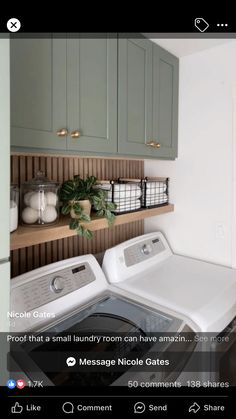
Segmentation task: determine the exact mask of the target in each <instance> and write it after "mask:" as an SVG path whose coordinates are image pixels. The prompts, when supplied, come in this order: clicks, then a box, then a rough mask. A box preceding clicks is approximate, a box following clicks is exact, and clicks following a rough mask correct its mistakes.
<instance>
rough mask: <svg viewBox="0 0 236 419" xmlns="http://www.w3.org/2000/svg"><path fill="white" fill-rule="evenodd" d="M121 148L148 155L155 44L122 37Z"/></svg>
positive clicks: (120, 51)
mask: <svg viewBox="0 0 236 419" xmlns="http://www.w3.org/2000/svg"><path fill="white" fill-rule="evenodd" d="M118 74H119V75H118V92H119V93H118V151H119V152H120V153H124V154H135V155H142V156H145V155H149V154H150V149H149V147H148V146H146V142H148V141H149V140H151V136H152V43H151V42H150V41H148V40H143V39H120V40H119V73H118Z"/></svg>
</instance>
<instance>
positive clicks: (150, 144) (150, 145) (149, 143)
mask: <svg viewBox="0 0 236 419" xmlns="http://www.w3.org/2000/svg"><path fill="white" fill-rule="evenodd" d="M146 145H147V146H148V147H153V148H160V147H161V144H160V143H156V142H155V141H153V140H151V141H149V142H148V143H146Z"/></svg>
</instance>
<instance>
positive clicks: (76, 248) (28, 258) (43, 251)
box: [11, 153, 144, 277]
mask: <svg viewBox="0 0 236 419" xmlns="http://www.w3.org/2000/svg"><path fill="white" fill-rule="evenodd" d="M38 170H43V171H44V172H45V175H46V176H47V177H48V178H49V179H51V180H54V181H57V182H60V183H62V182H64V181H65V180H67V179H69V178H72V177H73V176H74V175H77V174H79V175H80V176H81V177H85V176H87V175H94V176H96V177H97V178H98V179H104V180H107V179H116V178H118V177H128V178H140V177H143V176H144V162H143V161H142V160H126V159H124V160H123V159H117V160H116V159H108V158H93V157H76V156H47V155H38V154H37V155H32V154H17V153H14V154H13V155H12V156H11V182H12V183H15V184H18V185H19V186H20V183H22V182H24V181H26V180H31V179H32V178H33V177H35V176H36V173H37V171H38ZM143 224H144V223H143V221H135V222H132V223H129V224H124V225H120V226H117V227H115V228H113V229H111V230H109V229H104V230H100V231H96V232H95V233H94V237H93V239H92V240H87V239H84V238H82V237H77V236H74V237H69V238H65V239H61V240H55V241H52V242H49V243H44V244H40V245H37V246H31V247H27V248H25V249H20V250H14V251H12V252H11V271H12V277H15V276H17V275H20V274H22V273H24V272H28V271H31V270H32V269H36V268H38V267H40V266H44V265H47V264H49V263H53V262H57V261H59V260H63V259H67V258H70V257H74V256H78V255H83V254H86V253H94V254H95V253H100V252H103V251H104V250H106V249H107V248H109V247H111V246H114V245H116V244H118V243H121V242H122V241H124V240H128V239H130V238H133V237H135V236H138V235H140V234H143V232H144V228H143Z"/></svg>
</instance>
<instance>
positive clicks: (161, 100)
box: [152, 44, 179, 158]
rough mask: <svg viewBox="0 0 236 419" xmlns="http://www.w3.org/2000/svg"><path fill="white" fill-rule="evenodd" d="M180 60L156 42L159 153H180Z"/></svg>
mask: <svg viewBox="0 0 236 419" xmlns="http://www.w3.org/2000/svg"><path fill="white" fill-rule="evenodd" d="M178 85H179V60H178V58H177V57H175V56H174V55H172V54H170V53H169V52H167V51H165V50H164V49H162V48H161V47H159V46H158V45H154V44H153V134H152V135H153V140H154V142H155V143H156V144H159V145H160V147H159V148H154V150H153V153H154V155H156V156H158V157H164V158H175V157H177V146H178Z"/></svg>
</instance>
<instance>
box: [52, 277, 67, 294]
mask: <svg viewBox="0 0 236 419" xmlns="http://www.w3.org/2000/svg"><path fill="white" fill-rule="evenodd" d="M51 289H52V291H53V292H55V293H56V294H58V293H59V292H62V290H63V289H64V284H63V278H62V277H61V276H55V278H53V280H52V283H51Z"/></svg>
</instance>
